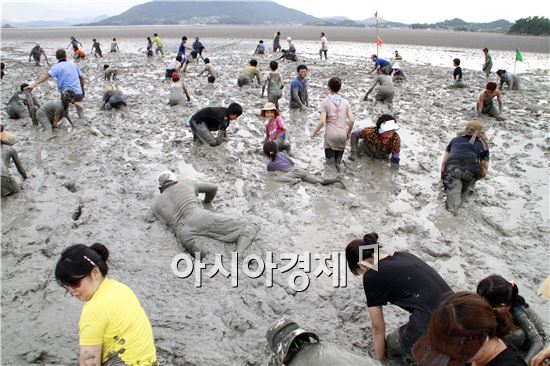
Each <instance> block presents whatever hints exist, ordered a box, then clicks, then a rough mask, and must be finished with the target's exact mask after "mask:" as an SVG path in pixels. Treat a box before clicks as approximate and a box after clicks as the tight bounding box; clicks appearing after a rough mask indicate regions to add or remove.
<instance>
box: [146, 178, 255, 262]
mask: <svg viewBox="0 0 550 366" xmlns="http://www.w3.org/2000/svg"><path fill="white" fill-rule="evenodd" d="M158 188H159V191H160V196H158V197H157V198H156V199H155V201H154V202H153V204H152V207H151V211H150V212H149V213H148V216H147V219H148V221H153V220H154V218H157V219H158V220H159V221H160V222H162V223H163V224H166V225H168V228H169V229H170V230H171V231H172V232H173V233H174V235H175V236H176V238H177V239H178V241H179V242H180V243H181V245H182V246H183V247H184V248H185V249H186V250H187V251H188V252H189V253H190V254H191V255H193V254H194V253H202V254H203V255H204V254H206V253H204V248H203V247H202V246H201V240H203V238H210V239H215V240H219V241H222V242H226V243H237V250H238V251H243V250H245V249H246V248H248V247H249V246H250V244H251V243H252V240H253V239H254V237H255V235H256V232H257V231H258V230H257V227H255V225H253V224H250V223H249V222H247V221H246V220H244V219H241V218H235V217H234V216H232V215H223V214H221V213H215V212H212V211H210V210H206V209H204V208H203V207H202V205H201V203H200V202H199V200H198V198H197V196H198V195H199V194H201V193H204V200H203V204H204V205H206V207H208V205H210V204H211V202H212V201H213V200H214V198H215V197H216V193H217V191H218V186H216V185H215V184H210V183H202V182H197V183H194V182H189V181H181V182H180V181H178V178H177V177H176V175H175V174H174V173H172V172H170V171H165V172H162V173H161V174H160V175H159V176H158Z"/></svg>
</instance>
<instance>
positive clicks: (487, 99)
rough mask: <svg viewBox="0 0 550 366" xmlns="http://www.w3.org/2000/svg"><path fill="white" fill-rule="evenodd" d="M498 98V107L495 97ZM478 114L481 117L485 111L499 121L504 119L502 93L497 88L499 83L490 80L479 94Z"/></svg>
mask: <svg viewBox="0 0 550 366" xmlns="http://www.w3.org/2000/svg"><path fill="white" fill-rule="evenodd" d="M495 97H496V98H497V102H498V109H497V107H496V106H495V102H494V99H495ZM476 110H477V115H478V117H480V116H481V115H482V114H483V113H487V114H488V115H489V116H491V117H494V118H496V120H497V121H504V118H503V117H502V116H501V114H502V93H501V92H500V90H498V89H497V83H495V82H492V81H490V82H488V83H487V85H485V90H483V91H482V92H481V94H479V98H478V100H477V105H476Z"/></svg>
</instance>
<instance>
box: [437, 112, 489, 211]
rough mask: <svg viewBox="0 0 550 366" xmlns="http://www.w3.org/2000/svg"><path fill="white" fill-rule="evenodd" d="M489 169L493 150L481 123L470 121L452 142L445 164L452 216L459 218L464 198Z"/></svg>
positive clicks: (443, 166)
mask: <svg viewBox="0 0 550 366" xmlns="http://www.w3.org/2000/svg"><path fill="white" fill-rule="evenodd" d="M488 169H489V146H488V145H487V137H486V136H485V133H484V131H483V126H482V125H481V123H480V122H479V121H475V120H474V121H470V122H468V123H467V124H466V127H465V128H464V131H459V132H457V136H456V137H455V138H453V139H452V140H451V142H450V143H449V145H448V146H447V149H446V150H445V155H444V156H443V162H442V163H441V180H442V181H443V186H444V187H445V193H446V194H447V209H448V210H449V211H450V212H452V213H454V214H456V212H457V211H458V209H459V207H460V206H461V205H462V194H464V193H466V192H467V191H468V188H470V187H472V188H473V186H474V183H475V182H476V181H477V180H479V179H481V178H484V177H485V176H486V175H487V171H488Z"/></svg>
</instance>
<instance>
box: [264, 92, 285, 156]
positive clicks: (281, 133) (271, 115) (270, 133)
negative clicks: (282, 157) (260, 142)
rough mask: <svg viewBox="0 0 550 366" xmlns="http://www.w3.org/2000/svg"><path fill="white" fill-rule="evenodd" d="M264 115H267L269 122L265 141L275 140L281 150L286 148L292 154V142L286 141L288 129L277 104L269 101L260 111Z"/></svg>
mask: <svg viewBox="0 0 550 366" xmlns="http://www.w3.org/2000/svg"><path fill="white" fill-rule="evenodd" d="M260 114H261V116H262V117H266V118H267V120H268V122H267V125H266V126H265V140H264V142H268V141H274V142H275V143H276V144H277V148H278V150H279V151H282V150H286V152H287V153H288V154H290V144H288V143H287V142H286V141H288V139H287V131H286V127H285V122H284V121H283V117H281V115H280V114H279V111H278V110H277V107H276V106H275V104H273V103H271V102H267V103H266V105H265V106H264V107H263V108H262V110H261V112H260Z"/></svg>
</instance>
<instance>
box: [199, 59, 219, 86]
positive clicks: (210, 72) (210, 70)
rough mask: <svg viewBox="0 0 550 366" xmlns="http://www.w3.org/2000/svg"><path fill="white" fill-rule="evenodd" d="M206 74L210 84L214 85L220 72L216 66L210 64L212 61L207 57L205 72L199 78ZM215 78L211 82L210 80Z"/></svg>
mask: <svg viewBox="0 0 550 366" xmlns="http://www.w3.org/2000/svg"><path fill="white" fill-rule="evenodd" d="M204 73H206V76H207V77H208V79H209V80H208V82H210V83H213V82H214V81H215V80H216V78H217V77H218V72H217V71H216V69H215V68H214V65H212V63H211V62H210V59H209V58H208V57H206V58H205V59H204V70H202V71H201V72H200V73H199V75H198V76H201V75H202V74H204ZM211 77H212V78H213V80H212V81H210V78H211Z"/></svg>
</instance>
